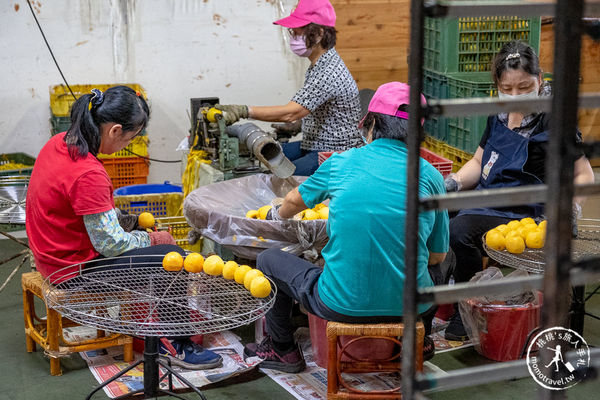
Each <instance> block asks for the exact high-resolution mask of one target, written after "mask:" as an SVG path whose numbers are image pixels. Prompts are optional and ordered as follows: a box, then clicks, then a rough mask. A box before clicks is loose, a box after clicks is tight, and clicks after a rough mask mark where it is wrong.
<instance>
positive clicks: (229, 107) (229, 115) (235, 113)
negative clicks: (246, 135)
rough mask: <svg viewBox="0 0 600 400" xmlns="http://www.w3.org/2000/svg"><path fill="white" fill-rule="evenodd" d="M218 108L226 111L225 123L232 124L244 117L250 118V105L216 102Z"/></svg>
mask: <svg viewBox="0 0 600 400" xmlns="http://www.w3.org/2000/svg"><path fill="white" fill-rule="evenodd" d="M215 108H216V109H217V110H221V111H223V113H224V115H223V116H224V117H225V124H227V125H231V124H234V123H236V122H238V121H239V120H240V119H242V118H248V106H245V105H235V104H215Z"/></svg>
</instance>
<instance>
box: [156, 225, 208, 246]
mask: <svg viewBox="0 0 600 400" xmlns="http://www.w3.org/2000/svg"><path fill="white" fill-rule="evenodd" d="M156 229H157V230H159V231H167V232H169V233H170V234H171V235H172V236H173V237H174V238H175V243H177V246H179V247H181V248H182V249H184V250H188V251H194V252H196V253H200V251H201V250H202V239H199V240H198V241H197V242H196V243H194V244H189V243H188V239H187V236H188V232H189V231H190V230H191V229H192V228H191V227H190V226H189V225H188V223H187V221H186V219H185V217H165V218H157V219H156Z"/></svg>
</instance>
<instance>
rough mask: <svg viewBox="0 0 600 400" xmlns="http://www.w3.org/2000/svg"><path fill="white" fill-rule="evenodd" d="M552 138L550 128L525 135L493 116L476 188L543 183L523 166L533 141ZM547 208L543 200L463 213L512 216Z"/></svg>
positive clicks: (527, 214) (540, 211)
mask: <svg viewBox="0 0 600 400" xmlns="http://www.w3.org/2000/svg"><path fill="white" fill-rule="evenodd" d="M547 141H548V131H543V132H540V133H537V134H533V135H532V136H531V137H530V138H526V137H523V136H521V135H519V134H518V133H516V132H513V131H512V130H510V129H508V128H507V127H506V126H504V124H503V123H501V122H500V121H499V120H498V117H497V116H494V117H493V121H492V127H491V131H490V136H489V138H488V140H487V142H486V144H485V148H484V149H483V157H482V159H481V176H480V177H479V185H477V187H476V188H475V190H481V189H497V188H508V187H515V186H524V185H539V184H541V183H543V182H542V181H541V179H539V178H538V177H537V176H535V175H533V174H531V173H528V172H525V171H524V170H523V167H524V166H525V163H526V162H527V158H528V155H529V153H528V147H529V143H530V142H533V143H543V142H547ZM543 211H544V205H543V204H541V203H537V204H528V205H522V206H511V207H495V208H470V209H467V210H461V211H460V213H459V215H461V214H477V215H491V216H497V217H505V218H510V219H521V218H525V217H533V218H535V217H539V216H540V215H542V213H543Z"/></svg>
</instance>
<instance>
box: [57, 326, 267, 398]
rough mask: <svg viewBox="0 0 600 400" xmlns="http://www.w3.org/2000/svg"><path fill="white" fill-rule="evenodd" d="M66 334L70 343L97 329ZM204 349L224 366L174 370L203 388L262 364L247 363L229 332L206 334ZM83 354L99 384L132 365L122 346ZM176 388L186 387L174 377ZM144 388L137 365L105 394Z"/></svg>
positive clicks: (164, 385) (165, 383)
mask: <svg viewBox="0 0 600 400" xmlns="http://www.w3.org/2000/svg"><path fill="white" fill-rule="evenodd" d="M63 334H64V335H65V338H66V339H67V340H81V339H84V338H86V337H93V336H94V335H95V334H96V330H95V329H94V328H87V327H77V328H67V329H65V331H64V333H63ZM203 346H204V347H206V348H208V349H210V350H212V351H214V352H216V353H218V354H220V355H221V356H222V357H223V366H222V367H220V368H214V369H209V370H201V371H191V370H185V369H180V368H179V367H176V366H174V367H173V368H174V369H175V370H176V371H177V372H179V373H180V374H181V375H182V376H183V377H184V378H185V379H187V380H188V381H189V382H190V383H192V384H193V385H195V386H196V387H202V386H205V385H208V384H211V383H215V382H219V381H222V380H224V379H227V378H231V377H234V376H237V375H240V374H242V373H244V372H247V371H249V370H251V369H253V368H254V367H255V366H256V365H257V364H258V362H259V361H260V360H259V359H254V360H252V359H249V360H248V361H247V362H245V361H244V359H243V356H242V354H243V350H244V346H243V345H242V343H241V342H240V338H239V337H238V336H237V335H235V334H233V333H231V332H229V331H225V332H220V333H215V334H209V335H205V336H204V340H203ZM80 354H81V356H82V357H83V359H84V360H85V361H86V362H87V364H88V367H89V368H90V371H91V372H92V374H93V375H94V377H95V378H96V380H97V381H98V382H99V383H102V382H104V381H106V380H108V379H110V378H111V377H112V376H114V375H115V374H117V373H119V372H121V371H122V370H124V369H125V368H127V367H129V366H130V365H131V363H126V362H124V361H123V348H122V347H121V346H118V347H110V348H108V349H103V350H97V351H88V352H84V353H80ZM135 357H136V359H135V360H134V362H135V361H137V360H139V359H140V358H141V357H142V355H141V354H138V353H135ZM132 363H133V362H132ZM165 372H166V371H164V370H162V368H161V374H163V373H165ZM160 386H161V388H163V389H167V388H168V381H167V380H166V379H165V380H164V381H163V382H161V383H160ZM173 386H174V388H175V389H183V388H185V387H186V386H185V385H184V384H183V383H181V382H180V381H179V380H178V379H177V378H175V377H173ZM143 388H144V367H143V365H138V366H137V367H136V368H134V369H133V370H131V371H129V372H128V373H127V374H125V375H123V376H122V377H120V378H119V379H117V380H116V381H114V382H112V383H110V384H109V385H107V386H105V387H104V392H105V393H106V395H107V396H108V397H110V398H115V397H118V396H122V395H125V394H128V393H131V392H135V391H137V390H142V389H143Z"/></svg>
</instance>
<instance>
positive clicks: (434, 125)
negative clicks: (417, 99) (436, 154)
mask: <svg viewBox="0 0 600 400" xmlns="http://www.w3.org/2000/svg"><path fill="white" fill-rule="evenodd" d="M423 95H424V96H425V98H426V99H427V101H429V100H438V99H447V98H448V78H446V76H445V75H442V74H439V73H437V72H434V71H431V70H428V69H424V70H423ZM423 129H424V130H425V132H427V133H428V134H429V135H431V136H433V137H434V138H436V139H439V140H446V136H447V134H448V121H447V118H446V117H443V116H429V117H427V119H426V120H425V125H424V126H423Z"/></svg>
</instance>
